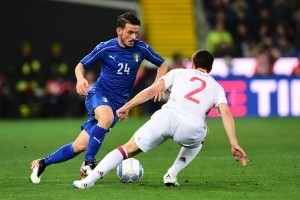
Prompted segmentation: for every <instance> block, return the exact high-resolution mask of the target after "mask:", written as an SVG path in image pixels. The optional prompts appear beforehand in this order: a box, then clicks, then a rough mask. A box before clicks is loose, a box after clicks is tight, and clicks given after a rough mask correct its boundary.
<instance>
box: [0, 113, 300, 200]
mask: <svg viewBox="0 0 300 200" xmlns="http://www.w3.org/2000/svg"><path fill="white" fill-rule="evenodd" d="M84 120H85V119H81V118H80V119H51V120H0V141H1V146H0V149H1V152H0V153H1V156H0V158H1V159H0V162H1V165H0V166H1V167H0V199H1V200H7V199H13V200H15V199H25V200H27V199H30V200H32V199H45V200H46V199H47V200H51V199H53V200H54V199H55V200H58V199H64V200H65V199H72V200H76V199H78V200H83V199H88V200H93V199H107V200H111V199H142V200H148V199H149V200H153V199H162V200H163V199H168V200H175V199H180V200H181V199H183V200H185V199H187V200H188V199H193V200H198V199H199V200H206V199H213V200H214V199H220V200H224V199H225V200H226V199H230V200H232V199H239V200H241V199H242V200H248V199H249V200H253V199H263V200H269V199H270V200H275V199H278V200H279V199H280V200H282V199H284V200H290V199H299V196H300V120H299V118H237V119H235V120H236V121H235V122H236V130H237V135H238V139H239V142H240V144H241V146H243V147H244V149H245V151H246V152H247V154H248V156H249V158H250V160H251V162H250V163H249V164H248V165H247V166H246V167H242V166H241V164H240V163H239V162H236V161H234V160H233V158H232V156H231V154H230V146H229V142H228V139H227V136H226V134H225V132H224V129H223V126H222V121H221V119H208V125H209V127H210V134H209V136H208V138H207V141H206V143H205V145H204V147H203V149H202V150H201V152H200V153H199V155H198V156H197V157H196V158H195V160H194V161H193V162H192V163H191V164H190V165H189V166H188V167H187V168H185V169H184V170H183V171H182V172H181V173H180V174H179V176H178V181H179V183H180V187H178V188H167V187H165V186H164V185H163V183H162V176H163V175H164V174H165V172H166V170H167V169H168V167H169V166H171V164H172V163H173V161H174V159H175V158H176V156H177V153H178V151H179V148H180V147H179V146H178V145H177V144H175V143H173V142H172V141H168V142H166V143H164V144H163V145H161V146H160V147H158V148H157V149H155V150H153V151H151V152H149V153H147V154H140V155H138V156H137V157H136V158H137V159H139V160H140V161H141V163H142V164H143V167H144V170H145V173H144V177H143V178H142V179H141V180H140V181H139V182H138V183H121V182H120V181H119V180H118V178H117V176H116V170H113V171H112V172H111V173H110V174H108V175H107V176H105V177H104V178H103V179H102V180H100V181H98V182H97V183H96V184H95V186H94V187H93V188H91V189H89V190H79V189H73V188H72V183H73V181H74V180H77V179H79V178H81V177H80V175H79V168H80V165H81V163H82V161H83V157H84V154H80V155H79V156H78V157H76V158H74V159H73V160H70V161H68V162H65V163H61V164H56V165H52V166H49V167H48V168H47V169H46V171H45V173H44V174H43V177H42V182H41V184H39V185H34V184H32V183H30V182H29V176H30V173H31V170H30V167H29V164H30V162H31V161H32V160H33V159H36V158H39V157H43V156H46V155H48V154H49V153H51V152H53V151H54V150H56V149H57V148H58V147H60V146H61V145H63V144H67V143H69V142H71V141H73V140H74V139H75V138H76V137H77V135H78V133H79V131H80V125H81V124H82V123H83V122H84ZM145 120H146V119H145V118H144V119H134V118H129V119H127V120H125V121H124V122H120V123H118V124H117V125H116V126H115V128H114V129H113V130H112V131H111V132H110V133H109V134H108V135H107V137H106V140H105V142H104V144H103V146H102V148H101V150H100V152H99V154H98V155H97V159H101V158H103V156H104V155H105V154H107V153H108V152H109V151H111V150H112V149H114V148H115V147H117V146H119V145H121V144H123V143H124V142H126V141H127V140H128V139H129V138H130V137H131V135H132V133H133V132H134V131H135V130H136V129H137V128H138V127H139V126H140V125H142V124H143V123H144V122H145ZM158 126H159V125H158Z"/></svg>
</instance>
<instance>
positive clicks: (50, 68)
mask: <svg viewBox="0 0 300 200" xmlns="http://www.w3.org/2000/svg"><path fill="white" fill-rule="evenodd" d="M203 3H204V4H203V5H204V10H205V16H206V18H207V22H208V33H207V35H206V39H205V42H206V43H205V48H206V49H207V50H209V51H211V52H212V53H213V54H214V56H215V57H217V58H226V59H227V60H229V61H230V59H231V58H234V57H254V58H256V59H257V67H256V74H257V75H273V65H274V63H275V61H276V60H278V59H279V58H281V57H298V58H299V64H298V66H295V68H294V70H293V75H298V76H300V37H299V35H300V3H299V2H298V1H297V0H290V1H287V0H204V1H203ZM34 45H37V44H32V43H30V42H28V41H24V42H23V43H22V44H21V45H20V57H19V58H18V59H16V60H17V61H18V62H17V63H15V64H12V66H9V67H4V66H1V67H0V118H12V117H13V118H15V117H21V118H31V117H67V116H83V115H85V114H86V113H85V109H84V98H83V97H80V96H78V95H77V94H76V92H75V84H76V82H75V81H76V80H75V76H74V66H70V65H69V64H68V63H66V61H65V60H64V57H63V54H62V43H59V42H56V43H52V44H51V45H50V48H49V52H48V53H49V56H48V60H47V61H46V62H42V61H41V60H40V59H39V58H36V57H34V55H35V54H34V52H33V46H34ZM183 62H186V59H185V58H183V57H182V55H181V54H180V53H177V52H174V56H173V57H172V62H171V63H170V69H173V68H180V67H186V66H185V65H186V64H185V63H183ZM152 74H153V72H152V71H151V70H144V71H142V73H141V76H142V78H138V80H139V82H138V84H136V85H135V89H134V91H133V95H134V94H136V93H137V92H138V91H139V90H140V88H144V87H146V86H147V84H149V83H150V82H152V81H151V80H149V78H148V77H151V76H153V75H152ZM86 75H87V77H88V79H89V81H90V82H91V83H92V82H93V81H94V80H95V77H96V76H95V75H96V74H95V73H94V72H93V71H90V72H88V73H87V74H86ZM141 85H142V86H141ZM144 106H145V108H144V109H145V110H147V111H145V112H146V113H148V114H151V112H152V111H151V110H153V109H154V110H157V109H158V108H159V107H160V106H161V105H160V104H157V103H156V104H154V103H151V102H149V104H145V105H144ZM143 113H144V112H143Z"/></svg>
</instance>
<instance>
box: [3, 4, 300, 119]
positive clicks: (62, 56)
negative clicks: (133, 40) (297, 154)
mask: <svg viewBox="0 0 300 200" xmlns="http://www.w3.org/2000/svg"><path fill="white" fill-rule="evenodd" d="M1 5H2V6H3V8H4V9H3V11H2V12H1V13H0V19H1V28H0V32H1V39H0V40H1V48H0V51H1V53H0V55H1V58H2V59H1V64H0V118H1V119H4V118H7V119H9V118H51V117H63V118H66V117H82V116H85V115H86V113H85V107H84V99H83V98H81V97H79V96H77V94H76V92H75V87H74V86H75V84H76V82H75V77H74V72H73V71H74V67H75V66H76V64H77V63H78V62H79V61H80V59H81V58H83V56H85V55H86V54H87V53H89V52H90V51H91V50H92V49H93V48H94V47H95V46H96V45H97V44H98V43H99V42H101V41H106V40H108V39H111V38H113V37H116V33H115V24H116V18H117V16H118V15H119V14H121V13H123V12H125V11H128V10H133V11H135V12H136V13H137V14H138V16H139V17H140V19H141V20H142V26H141V32H140V38H141V39H143V40H144V41H145V42H147V43H149V44H150V45H152V46H153V48H154V49H155V50H156V51H157V52H159V53H160V54H161V55H162V56H164V57H165V58H166V59H167V61H168V63H169V66H170V69H172V68H178V67H180V68H189V67H190V59H189V58H190V56H191V55H192V53H193V52H194V51H195V50H197V49H203V48H205V49H208V50H210V51H212V52H213V53H214V55H215V57H216V61H215V63H214V68H213V71H212V75H213V76H214V77H215V78H216V79H218V80H219V82H220V83H221V84H222V85H223V87H224V89H225V91H226V93H227V97H228V100H229V104H230V107H231V110H232V112H233V114H234V116H236V117H246V116H250V117H299V116H300V53H299V52H300V37H299V35H300V2H299V1H297V0H290V1H287V0H247V1H246V0H164V1H161V0H160V1H159V0H130V1H129V0H127V1H125V0H124V1H116V0H107V1H105V0H26V1H17V0H12V1H3V2H2V3H1ZM2 6H1V7H2ZM155 72H156V71H155V69H154V68H153V66H151V64H149V63H146V62H145V63H143V66H142V67H141V70H140V73H139V76H138V78H137V81H136V84H135V88H134V91H133V94H132V95H134V94H136V93H137V92H138V91H140V90H141V89H142V88H144V87H146V86H148V85H149V84H151V83H152V81H153V76H154V74H155ZM98 73H100V67H99V66H95V67H94V68H93V70H91V71H89V72H88V73H87V76H88V78H89V80H90V81H91V82H93V81H94V80H95V78H96V77H97V75H98ZM162 103H163V102H162ZM160 106H161V103H160V104H159V103H153V102H148V103H146V104H144V105H142V106H140V107H138V108H137V109H135V110H134V111H133V112H132V113H131V114H132V115H134V116H137V117H141V116H145V115H149V114H152V113H153V112H154V111H155V110H156V109H158V108H159V107H160ZM210 116H211V117H214V116H216V113H214V112H211V113H210Z"/></svg>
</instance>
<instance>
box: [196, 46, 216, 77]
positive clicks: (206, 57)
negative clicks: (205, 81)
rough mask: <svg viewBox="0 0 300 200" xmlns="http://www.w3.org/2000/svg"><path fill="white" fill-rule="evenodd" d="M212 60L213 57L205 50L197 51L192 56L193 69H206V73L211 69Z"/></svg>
mask: <svg viewBox="0 0 300 200" xmlns="http://www.w3.org/2000/svg"><path fill="white" fill-rule="evenodd" d="M214 59H215V58H214V56H213V55H212V54H211V53H210V52H209V51H207V50H198V51H196V52H195V53H194V54H193V55H192V62H193V63H194V65H195V68H196V69H198V68H202V69H206V70H207V72H208V73H209V72H210V71H211V69H212V65H213V62H214Z"/></svg>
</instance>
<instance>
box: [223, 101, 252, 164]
mask: <svg viewBox="0 0 300 200" xmlns="http://www.w3.org/2000/svg"><path fill="white" fill-rule="evenodd" d="M218 107H219V111H220V113H221V117H222V121H223V125H224V128H225V131H226V133H227V135H228V138H229V142H230V144H231V153H232V155H233V157H234V159H235V160H237V161H239V160H240V161H241V162H242V165H243V166H246V165H247V162H248V161H249V159H248V157H247V154H246V153H245V151H244V150H243V149H242V147H241V146H240V145H239V144H238V140H237V137H236V133H235V126H234V120H233V117H232V114H231V112H230V109H229V107H228V105H227V104H225V103H221V104H219V106H218Z"/></svg>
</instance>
